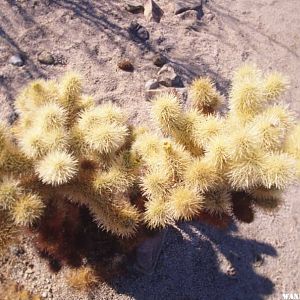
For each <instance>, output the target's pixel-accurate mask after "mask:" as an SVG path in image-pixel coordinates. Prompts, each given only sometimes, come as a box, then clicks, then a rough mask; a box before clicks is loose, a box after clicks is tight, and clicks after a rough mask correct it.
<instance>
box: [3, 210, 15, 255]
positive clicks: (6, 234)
mask: <svg viewBox="0 0 300 300" xmlns="http://www.w3.org/2000/svg"><path fill="white" fill-rule="evenodd" d="M18 233H19V230H18V228H17V226H16V224H15V223H14V222H13V220H12V219H11V217H10V215H9V214H8V212H6V211H4V210H0V257H1V256H2V255H3V254H5V253H6V251H7V249H8V246H9V245H10V244H11V243H13V242H14V241H15V240H16V238H17V235H18Z"/></svg>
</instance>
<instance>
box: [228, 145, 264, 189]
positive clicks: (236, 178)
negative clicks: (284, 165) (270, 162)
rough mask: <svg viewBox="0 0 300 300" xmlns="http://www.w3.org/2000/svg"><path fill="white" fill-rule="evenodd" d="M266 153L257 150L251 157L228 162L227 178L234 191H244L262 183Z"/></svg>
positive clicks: (247, 156)
mask: <svg viewBox="0 0 300 300" xmlns="http://www.w3.org/2000/svg"><path fill="white" fill-rule="evenodd" d="M263 160H264V153H263V152H262V151H261V150H260V149H258V148H257V150H256V151H255V152H253V153H252V154H251V156H250V155H246V156H244V157H243V156H242V157H241V158H239V159H233V160H230V161H229V162H228V165H227V168H226V173H225V176H226V178H227V180H228V182H229V183H230V185H231V187H232V188H233V189H234V190H244V189H249V188H253V187H255V186H257V185H258V184H260V183H261V176H262V164H263Z"/></svg>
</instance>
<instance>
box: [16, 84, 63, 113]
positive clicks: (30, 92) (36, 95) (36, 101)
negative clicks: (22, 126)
mask: <svg viewBox="0 0 300 300" xmlns="http://www.w3.org/2000/svg"><path fill="white" fill-rule="evenodd" d="M58 98H59V94H58V87H57V84H56V82H55V81H51V80H50V81H45V80H42V79H38V80H35V81H32V82H31V83H30V84H29V85H28V86H27V87H26V88H25V89H24V90H23V91H22V92H21V93H20V95H19V96H18V97H17V99H16V101H15V103H14V106H15V109H16V111H17V112H18V113H19V114H20V115H21V116H24V115H26V114H32V113H34V111H35V109H36V108H37V107H39V106H41V105H43V104H46V103H50V102H57V101H58Z"/></svg>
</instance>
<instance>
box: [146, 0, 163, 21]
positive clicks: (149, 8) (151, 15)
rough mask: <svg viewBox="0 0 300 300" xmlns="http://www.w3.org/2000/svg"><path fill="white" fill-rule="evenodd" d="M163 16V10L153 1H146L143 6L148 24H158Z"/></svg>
mask: <svg viewBox="0 0 300 300" xmlns="http://www.w3.org/2000/svg"><path fill="white" fill-rule="evenodd" d="M163 15H164V12H163V10H162V9H161V8H160V7H159V6H158V5H157V4H156V3H155V2H154V1H153V0H147V1H146V3H145V6H144V16H145V18H146V20H147V21H148V22H153V21H154V22H157V23H159V22H160V19H161V18H162V16H163Z"/></svg>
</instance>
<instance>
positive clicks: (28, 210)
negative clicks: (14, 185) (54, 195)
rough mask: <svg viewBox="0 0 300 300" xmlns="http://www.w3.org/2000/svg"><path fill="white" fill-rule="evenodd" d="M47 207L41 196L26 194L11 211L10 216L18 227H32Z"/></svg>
mask: <svg viewBox="0 0 300 300" xmlns="http://www.w3.org/2000/svg"><path fill="white" fill-rule="evenodd" d="M44 208H45V205H44V203H43V201H42V199H41V197H40V196H38V195H36V194H33V193H24V194H23V195H21V196H20V197H19V199H18V200H17V201H16V202H15V203H14V205H13V206H12V208H11V209H10V214H11V216H12V219H13V221H14V223H15V224H16V225H20V226H31V225H33V223H34V222H35V221H37V220H38V219H39V218H40V217H41V215H42V213H43V211H44Z"/></svg>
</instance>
